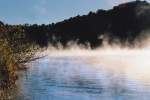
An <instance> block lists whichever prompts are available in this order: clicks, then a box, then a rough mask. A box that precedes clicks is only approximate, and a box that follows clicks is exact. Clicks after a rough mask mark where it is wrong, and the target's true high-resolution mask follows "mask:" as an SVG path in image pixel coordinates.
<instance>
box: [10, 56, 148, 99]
mask: <svg viewBox="0 0 150 100" xmlns="http://www.w3.org/2000/svg"><path fill="white" fill-rule="evenodd" d="M141 60H143V58H136V59H135V56H134V58H132V56H128V55H126V56H116V55H115V57H114V56H113V55H111V56H110V55H107V57H105V56H98V57H97V56H48V57H45V58H42V59H39V60H37V61H34V62H31V63H30V64H28V66H29V69H28V70H27V71H24V72H21V73H20V78H19V80H18V82H17V83H18V89H17V92H16V93H15V96H13V97H12V98H13V100H150V68H148V66H149V65H150V64H149V63H143V64H145V65H143V66H141V65H140V64H141V63H138V61H141ZM144 60H145V59H144ZM130 61H132V63H130ZM141 62H142V61H141ZM128 63H129V65H130V66H129V65H128ZM138 65H139V66H138ZM149 67H150V66H149Z"/></svg>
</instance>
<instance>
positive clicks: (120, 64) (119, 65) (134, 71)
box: [42, 39, 150, 83]
mask: <svg viewBox="0 0 150 100" xmlns="http://www.w3.org/2000/svg"><path fill="white" fill-rule="evenodd" d="M42 54H44V55H48V56H49V57H80V58H82V60H81V61H85V62H87V63H88V64H90V65H91V67H92V65H95V64H98V67H96V68H97V69H99V68H104V69H107V70H109V71H111V72H113V73H115V74H117V73H125V74H126V75H127V77H128V78H131V79H137V80H140V81H142V82H143V81H146V83H147V81H148V82H150V81H149V80H150V61H149V59H150V45H149V39H146V41H144V42H143V41H142V42H141V43H140V45H139V44H137V45H136V46H135V47H134V48H129V47H122V46H118V45H111V46H110V45H108V44H107V42H105V43H103V47H99V48H97V49H95V50H92V49H91V48H90V47H85V46H82V45H80V46H79V45H77V44H76V43H73V42H70V44H69V46H68V48H66V49H63V48H62V46H61V45H60V44H59V45H58V49H56V48H55V47H53V46H49V47H48V49H47V50H45V51H44V52H43V53H42ZM84 58H86V59H85V60H83V59H84ZM85 67H86V66H85ZM93 68H94V67H93Z"/></svg>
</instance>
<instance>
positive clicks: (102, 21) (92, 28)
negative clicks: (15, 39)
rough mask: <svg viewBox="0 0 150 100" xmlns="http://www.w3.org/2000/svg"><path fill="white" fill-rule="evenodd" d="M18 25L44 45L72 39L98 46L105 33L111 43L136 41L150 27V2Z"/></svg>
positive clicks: (30, 38)
mask: <svg viewBox="0 0 150 100" xmlns="http://www.w3.org/2000/svg"><path fill="white" fill-rule="evenodd" d="M8 26H9V25H8ZM18 27H20V28H22V29H23V34H24V35H25V37H26V40H28V42H32V43H33V42H35V43H36V44H38V45H40V46H42V47H43V46H47V45H48V43H51V44H53V45H54V46H55V45H57V43H58V42H59V43H61V44H62V45H63V46H64V47H65V46H66V45H67V43H68V42H69V41H76V42H77V43H78V44H84V45H86V44H87V43H90V45H91V47H93V48H95V47H98V46H101V44H102V42H103V41H104V38H99V37H102V36H107V38H108V42H109V43H113V42H114V41H115V40H116V39H117V40H118V41H119V42H120V43H122V44H123V43H125V42H127V41H128V42H129V43H131V44H132V43H133V42H134V40H135V39H136V38H137V37H138V36H139V35H141V33H142V31H144V30H148V29H149V28H150V4H149V3H148V2H146V1H139V0H136V1H132V2H128V3H124V4H120V5H118V6H115V7H114V8H113V9H110V10H101V9H100V10H97V11H96V12H89V14H88V15H83V16H80V15H78V16H76V17H71V18H69V19H67V20H64V21H62V22H58V23H52V24H49V25H45V24H42V25H37V24H33V25H29V24H25V25H18Z"/></svg>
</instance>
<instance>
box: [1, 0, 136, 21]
mask: <svg viewBox="0 0 150 100" xmlns="http://www.w3.org/2000/svg"><path fill="white" fill-rule="evenodd" d="M127 1H133V0H0V20H2V21H4V22H5V23H9V24H24V23H30V24H33V23H38V24H42V23H44V24H48V23H51V22H58V21H62V20H64V19H67V18H69V17H73V16H76V15H78V14H80V15H83V14H87V13H88V12H89V11H96V10H97V9H110V8H112V7H113V6H114V5H117V4H119V3H122V2H127Z"/></svg>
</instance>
